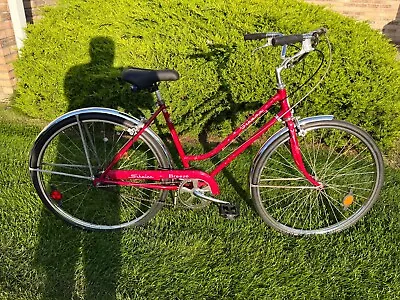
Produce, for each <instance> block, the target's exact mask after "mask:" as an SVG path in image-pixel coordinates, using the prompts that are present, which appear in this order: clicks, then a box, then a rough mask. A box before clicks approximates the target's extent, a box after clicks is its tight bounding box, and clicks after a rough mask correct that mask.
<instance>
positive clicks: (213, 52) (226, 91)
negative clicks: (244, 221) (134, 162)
mask: <svg viewBox="0 0 400 300" xmlns="http://www.w3.org/2000/svg"><path fill="white" fill-rule="evenodd" d="M208 47H209V49H210V51H208V52H201V53H196V54H192V55H189V56H188V57H189V58H191V59H199V58H203V59H205V61H206V62H214V63H215V71H216V74H217V79H218V82H219V86H218V88H217V89H216V91H215V92H214V93H213V94H212V95H211V96H210V98H219V99H224V101H226V102H228V103H229V106H228V109H226V110H223V111H221V112H220V113H219V114H218V116H216V117H214V118H212V119H210V120H208V121H207V122H206V123H205V124H204V126H203V128H202V130H201V131H200V134H199V135H198V139H199V142H200V144H201V145H202V147H203V151H204V152H208V151H210V150H212V149H213V148H214V147H215V146H216V145H218V142H215V141H211V140H210V136H209V134H208V133H209V131H210V129H211V127H216V125H219V124H222V123H223V122H226V121H227V120H228V121H229V123H230V127H231V130H232V131H233V130H235V129H236V126H237V124H238V122H239V121H245V120H239V119H238V117H237V116H238V115H240V113H242V112H247V113H250V112H254V111H256V110H257V109H258V108H260V107H261V105H262V103H257V102H252V103H236V102H235V101H234V100H233V98H234V97H233V94H232V90H231V86H230V83H229V81H228V80H227V79H226V78H225V75H224V73H223V72H222V70H224V69H226V68H227V64H228V62H229V60H230V59H231V55H232V54H233V53H234V52H235V51H236V45H233V46H228V45H222V44H210V45H208ZM204 102H208V101H207V99H205V101H204ZM236 142H237V144H241V143H243V142H244V139H243V138H242V137H240V136H239V137H238V138H237V139H236ZM237 146H239V145H237ZM221 159H222V157H221V156H220V155H216V156H214V157H213V158H211V161H212V163H213V164H215V165H216V164H218V163H219V162H220V161H221ZM222 174H223V176H225V178H226V179H227V180H228V182H229V184H230V186H231V187H232V188H233V189H234V190H235V192H236V193H237V194H238V195H239V197H240V198H242V199H243V200H245V201H246V203H247V204H249V205H250V206H251V205H252V202H251V199H250V195H249V192H248V191H246V190H245V189H244V188H243V186H245V184H244V182H240V183H239V182H238V180H237V179H236V178H235V176H234V175H233V174H232V172H231V171H229V170H228V168H225V169H223V170H222ZM242 179H247V177H246V176H245V177H244V178H242Z"/></svg>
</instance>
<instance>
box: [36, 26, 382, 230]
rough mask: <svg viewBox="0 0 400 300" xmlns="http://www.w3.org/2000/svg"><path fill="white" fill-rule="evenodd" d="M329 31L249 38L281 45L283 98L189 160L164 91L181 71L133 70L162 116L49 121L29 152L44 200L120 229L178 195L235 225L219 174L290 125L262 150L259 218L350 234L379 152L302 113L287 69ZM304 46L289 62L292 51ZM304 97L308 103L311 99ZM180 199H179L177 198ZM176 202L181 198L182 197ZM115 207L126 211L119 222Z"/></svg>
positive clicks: (371, 188)
mask: <svg viewBox="0 0 400 300" xmlns="http://www.w3.org/2000/svg"><path fill="white" fill-rule="evenodd" d="M325 33H326V30H325V29H324V28H321V29H318V30H314V31H312V32H309V33H305V34H297V35H283V34H281V33H253V34H246V35H245V36H244V38H245V40H264V39H265V40H266V44H265V45H263V46H262V47H259V48H264V47H266V46H282V52H281V56H282V60H283V61H282V63H281V64H280V65H279V66H278V67H277V68H276V70H275V74H276V79H277V83H278V86H277V92H276V94H275V95H274V96H272V97H271V98H270V99H269V100H268V101H267V102H265V103H264V104H263V105H262V106H261V107H260V108H259V109H258V110H257V111H256V112H254V113H253V114H252V115H251V116H250V117H249V118H248V119H247V120H246V121H244V122H243V124H242V125H240V126H239V127H237V129H236V130H234V131H233V132H232V133H231V134H230V135H228V136H227V137H226V138H225V139H224V140H223V141H221V142H219V144H218V145H217V146H216V147H215V148H213V149H212V150H210V151H209V152H206V153H203V154H198V155H187V154H186V153H185V151H184V149H183V146H182V143H181V141H180V139H179V137H178V134H177V132H176V130H175V128H174V124H173V123H172V121H171V119H170V114H169V113H168V110H167V107H166V105H165V102H164V100H163V98H162V95H161V93H160V91H159V89H158V84H159V82H161V81H175V80H178V79H179V74H178V72H176V71H174V70H148V69H136V68H130V69H126V70H124V71H123V73H122V79H123V80H124V81H126V82H128V83H130V84H131V87H132V90H134V91H137V90H145V91H149V92H153V93H155V95H156V101H157V104H158V108H157V110H156V111H155V112H154V113H153V114H152V115H151V117H150V118H149V119H148V120H146V119H144V118H142V119H137V118H134V117H132V116H130V115H127V114H125V113H122V112H119V111H117V110H113V109H108V108H99V107H91V108H83V109H78V110H74V111H71V112H68V113H66V114H64V115H63V116H61V117H59V118H57V119H56V120H54V121H53V122H51V123H50V124H49V125H48V126H47V127H46V128H45V129H43V131H42V132H41V133H40V134H39V136H38V137H37V139H36V141H35V144H34V146H33V149H32V151H31V154H30V162H29V166H30V167H29V170H30V173H31V177H32V181H33V185H34V187H35V189H36V191H37V193H38V195H39V197H40V198H41V200H42V201H43V203H44V204H45V206H46V207H47V208H48V209H49V210H50V211H52V212H53V213H54V214H55V215H56V216H58V217H60V218H61V219H63V220H64V221H66V222H68V223H70V224H72V225H75V226H78V227H80V228H83V229H88V230H114V229H122V228H125V227H129V226H137V225H142V224H144V223H146V222H148V221H149V220H150V219H151V218H152V217H154V216H155V214H156V213H157V212H158V211H159V210H160V209H161V208H162V206H163V205H164V204H165V203H166V199H167V196H168V193H169V192H170V191H172V192H176V193H177V195H178V197H177V199H178V200H179V201H180V204H183V205H184V206H187V207H189V208H202V207H204V206H206V205H208V204H210V203H216V204H218V205H219V208H220V213H221V214H222V215H223V216H225V217H227V218H229V219H233V218H235V217H236V216H237V215H238V214H239V209H238V206H237V205H235V204H232V203H230V202H227V201H223V200H219V199H217V198H215V197H216V195H218V194H219V193H220V190H219V186H218V183H217V182H216V180H215V176H216V175H217V174H218V173H219V172H221V171H222V170H223V169H224V168H225V167H226V166H227V165H228V164H229V163H231V162H232V161H233V160H234V159H235V158H236V157H237V156H238V155H239V154H241V153H242V152H243V151H244V150H246V149H247V148H248V147H249V146H250V145H252V144H253V143H254V142H255V141H256V140H258V139H259V138H260V137H261V136H263V135H264V133H265V132H267V131H268V130H269V129H270V128H271V127H272V126H273V125H275V124H276V123H277V122H281V123H283V124H284V125H285V126H284V127H283V128H281V129H280V130H279V131H277V132H276V133H275V134H273V135H272V136H271V137H270V138H268V139H267V141H266V142H265V143H264V144H263V146H262V147H261V149H260V150H259V152H258V153H257V155H256V157H255V158H254V160H253V164H252V167H251V169H250V174H249V181H250V191H251V196H252V200H253V203H254V207H255V209H256V211H257V212H258V214H259V215H260V216H261V218H262V219H263V220H264V221H265V222H266V223H267V224H269V225H270V226H272V227H273V228H275V229H277V230H278V231H280V232H283V233H286V234H291V235H307V234H325V233H332V232H337V231H340V230H343V229H345V228H348V227H349V226H351V225H353V224H354V223H355V222H357V221H358V220H359V219H360V218H361V217H363V216H364V215H365V214H366V213H367V211H368V210H369V209H370V208H371V207H372V205H373V204H374V202H375V201H376V200H377V198H378V195H379V192H380V190H381V187H382V185H383V180H384V167H383V159H382V155H381V152H380V150H379V148H378V147H377V145H376V144H375V142H374V141H373V140H372V138H371V137H370V135H369V134H368V133H366V132H365V131H364V130H362V129H361V128H359V127H357V126H355V125H352V124H350V123H348V122H346V121H340V120H335V119H334V117H333V116H332V115H321V116H313V117H308V118H304V119H298V118H296V117H294V112H293V108H294V106H296V105H297V104H296V105H294V106H290V104H289V100H288V96H287V91H286V88H285V84H284V82H283V81H282V77H281V72H282V71H283V70H285V69H289V68H292V67H294V66H295V65H296V64H297V63H299V62H300V61H302V60H303V59H304V58H305V57H306V56H307V55H308V54H309V53H310V52H312V51H314V50H315V49H316V46H317V45H318V42H319V40H320V38H321V36H322V35H324V34H325ZM296 43H299V44H301V49H300V48H297V49H298V52H296V53H295V54H294V55H292V56H288V57H286V50H287V47H288V46H291V45H294V44H296ZM303 99H304V98H303ZM274 105H279V108H280V109H279V112H278V113H277V114H276V115H275V116H273V117H272V118H271V119H270V120H269V121H268V122H266V123H265V124H264V125H262V126H261V127H260V128H258V130H257V131H256V132H255V133H254V134H253V135H252V136H251V137H250V138H249V139H248V140H246V141H245V142H243V143H242V144H241V145H240V146H238V147H237V148H236V149H235V150H234V151H233V152H232V153H230V154H229V155H228V156H227V157H226V158H225V159H224V160H223V161H222V162H221V163H219V164H218V165H217V166H216V167H215V168H214V169H213V170H212V171H211V172H205V171H202V170H200V169H191V168H190V162H193V161H202V160H207V159H210V158H212V157H213V156H215V155H216V154H218V153H219V152H221V151H222V150H223V149H225V148H226V147H227V146H228V145H230V144H231V143H232V141H234V140H235V139H236V138H237V137H238V136H239V135H241V134H242V133H243V132H244V131H245V130H246V129H247V128H248V127H249V126H251V125H252V124H253V123H255V121H256V120H258V119H259V118H261V117H262V116H264V115H265V114H266V113H267V112H268V110H269V109H270V108H271V107H272V106H274ZM161 113H162V114H163V116H164V118H165V121H166V124H167V127H168V129H169V132H170V134H171V137H172V140H173V144H174V146H175V148H176V151H177V153H178V155H179V158H180V160H181V163H182V165H183V169H176V168H174V162H173V159H172V156H171V154H170V152H169V150H168V149H167V147H166V145H165V144H164V142H163V141H162V140H161V138H160V137H159V136H158V135H157V134H156V133H155V132H154V131H153V130H152V129H150V125H151V124H152V123H153V122H154V120H155V119H156V117H157V116H158V115H159V114H161ZM109 195H113V196H112V197H110V196H109ZM175 200H176V199H175ZM175 204H176V201H175ZM115 209H117V211H118V214H117V215H118V216H117V217H116V216H115V215H116V214H115V213H111V212H113V211H114V212H115Z"/></svg>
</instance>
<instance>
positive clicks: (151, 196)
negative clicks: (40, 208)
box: [30, 113, 169, 230]
mask: <svg viewBox="0 0 400 300" xmlns="http://www.w3.org/2000/svg"><path fill="white" fill-rule="evenodd" d="M79 120H80V122H79V124H80V127H81V129H79V125H78V122H77V118H76V117H75V116H72V117H69V118H67V119H65V120H62V121H61V122H59V123H56V124H54V125H52V126H51V127H50V128H48V129H47V130H46V132H44V133H43V134H42V135H41V136H40V137H39V138H38V140H37V141H36V143H35V145H34V148H33V149H32V151H31V157H30V167H31V170H32V169H39V170H42V171H31V177H32V181H33V185H34V187H35V189H36V191H37V193H38V195H39V197H40V199H41V200H42V201H43V203H44V204H45V205H46V207H47V208H48V209H49V210H50V211H52V212H53V213H54V214H55V215H56V216H58V217H59V218H61V219H62V220H64V221H66V222H68V223H69V224H72V225H74V226H77V227H80V228H84V229H88V230H116V229H122V228H125V227H129V226H138V225H142V224H145V223H146V222H148V221H149V220H150V219H151V218H152V217H154V215H155V214H156V213H157V212H158V211H159V210H160V209H161V207H162V203H163V202H164V201H165V199H166V197H167V195H168V192H167V191H160V190H154V189H142V188H137V187H128V186H117V185H113V186H111V185H109V186H107V187H104V186H103V187H95V186H94V185H93V180H92V179H93V178H91V174H90V168H89V167H88V166H89V162H90V165H91V167H92V172H93V175H94V176H98V174H100V173H101V172H102V171H103V170H104V168H105V167H106V166H107V163H108V162H109V161H110V160H111V159H112V158H113V156H114V154H115V153H116V152H117V151H118V150H119V149H120V148H121V147H122V145H123V144H125V142H126V141H127V140H128V139H129V138H130V136H131V135H130V134H129V133H128V131H127V130H128V129H129V128H132V127H133V126H134V124H131V123H130V122H128V121H127V120H125V119H124V118H121V117H118V116H114V115H108V114H100V113H90V114H81V115H79ZM81 132H83V135H84V140H85V144H86V151H85V147H84V146H83V145H84V143H83V142H82V140H83V139H82V138H81ZM85 153H88V156H89V157H90V159H89V162H88V159H87V155H86V154H85ZM168 167H169V160H168V158H167V156H166V155H165V153H164V152H163V150H162V147H161V146H160V144H159V143H158V142H157V141H155V139H154V138H153V137H152V136H151V135H150V134H149V133H148V132H147V131H145V132H144V133H143V134H142V135H141V136H140V138H139V140H138V141H137V142H136V143H135V144H134V145H133V146H132V147H131V148H130V150H129V151H128V152H127V154H126V155H125V156H124V157H123V158H122V159H121V160H120V161H119V162H118V164H117V165H116V166H115V167H114V169H115V168H118V169H147V170H149V169H158V168H168ZM50 172H52V173H50ZM54 172H59V173H67V174H70V175H73V177H72V176H65V175H64V174H57V173H54ZM79 176H80V177H79ZM59 198H61V199H59Z"/></svg>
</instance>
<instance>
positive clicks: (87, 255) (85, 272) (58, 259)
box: [35, 37, 154, 300]
mask: <svg viewBox="0 0 400 300" xmlns="http://www.w3.org/2000/svg"><path fill="white" fill-rule="evenodd" d="M89 54H90V62H89V63H86V64H81V65H76V66H74V67H72V68H71V69H69V70H68V72H67V74H66V76H65V81H64V90H65V97H66V98H67V100H68V101H69V106H68V111H71V110H74V109H78V108H85V107H93V106H96V107H107V108H113V109H123V110H124V111H125V112H128V113H130V114H132V115H134V116H137V117H139V116H143V115H144V114H143V112H142V109H145V110H148V109H151V107H152V106H153V104H154V100H153V98H152V96H151V95H150V94H142V93H135V94H134V95H132V93H131V91H130V90H129V87H128V85H124V84H122V82H121V80H120V74H121V71H122V69H121V68H116V67H114V54H115V45H114V42H113V40H111V39H110V38H108V37H95V38H93V39H92V40H91V41H90V45H89ZM104 130H105V132H106V130H108V129H104ZM64 139H65V140H66V138H64ZM63 142H65V144H64V145H67V146H69V144H68V143H67V142H68V141H63V140H62V139H61V138H60V140H59V145H61V144H63ZM63 147H64V148H67V147H66V146H63ZM64 148H62V147H61V146H58V149H57V150H56V152H55V153H57V157H56V158H55V162H56V164H57V163H58V164H62V161H63V159H64V156H66V155H70V154H68V152H66V151H69V152H70V153H71V150H68V149H64ZM69 148H70V149H71V147H69ZM64 163H65V161H64ZM83 164H85V162H83ZM49 176H54V177H50V178H51V179H50V180H52V183H51V189H52V190H58V189H59V188H58V187H57V185H63V184H66V183H65V182H61V183H59V182H60V181H57V180H60V179H58V178H55V177H56V176H57V175H49ZM64 178H65V177H64ZM63 181H67V180H66V179H63ZM67 183H69V184H72V185H75V186H74V187H73V188H72V189H80V190H82V189H86V192H87V190H88V188H87V187H85V185H82V184H81V185H80V186H77V184H76V183H75V182H67ZM89 184H90V183H89ZM78 191H79V190H78ZM114 191H116V193H115V194H114V195H111V194H107V193H105V192H104V193H103V194H106V195H103V196H101V198H98V199H97V201H103V200H104V201H108V202H109V203H111V204H110V208H112V209H109V211H107V212H105V213H104V214H106V215H107V220H114V221H113V222H115V221H116V222H118V221H119V218H120V207H121V205H122V204H121V200H120V197H119V195H118V191H119V190H118V189H115V190H114ZM66 193H67V190H66V191H65V192H63V194H64V195H63V197H64V198H67V197H66V196H65V194H66ZM70 193H71V192H70ZM74 193H75V194H77V195H78V196H79V195H85V196H86V193H85V192H84V191H83V192H82V193H77V192H74ZM99 193H100V192H99ZM72 198H73V197H70V198H67V200H71V199H72ZM103 198H104V199H103ZM121 198H122V197H121ZM84 199H85V214H87V212H86V211H89V212H93V210H94V209H95V208H93V207H95V206H93V207H91V206H90V205H92V204H91V202H89V204H87V203H88V199H86V198H84ZM67 200H65V199H63V200H62V201H63V202H67ZM95 200H96V199H95ZM70 202H73V201H70ZM59 205H60V206H63V207H66V206H68V204H67V203H61V201H60V204H59ZM76 205H77V204H76ZM96 205H97V204H96ZM79 207H80V206H78V208H79ZM96 213H97V210H96ZM38 234H39V235H40V238H39V243H38V245H37V249H36V261H35V263H36V265H37V268H38V269H39V270H40V273H41V274H43V277H44V278H45V279H44V286H42V290H41V291H40V293H41V294H42V299H52V300H53V299H75V298H79V299H81V298H83V299H111V300H112V299H116V298H117V296H116V289H117V283H118V278H119V276H120V272H121V259H122V258H121V238H122V233H121V232H107V233H105V232H86V231H82V230H79V229H76V228H72V227H70V226H68V225H66V224H65V223H64V222H62V221H60V220H58V219H57V218H56V217H55V216H54V215H52V214H51V213H49V212H48V211H47V210H46V209H45V208H43V212H42V215H41V220H40V222H39V226H38Z"/></svg>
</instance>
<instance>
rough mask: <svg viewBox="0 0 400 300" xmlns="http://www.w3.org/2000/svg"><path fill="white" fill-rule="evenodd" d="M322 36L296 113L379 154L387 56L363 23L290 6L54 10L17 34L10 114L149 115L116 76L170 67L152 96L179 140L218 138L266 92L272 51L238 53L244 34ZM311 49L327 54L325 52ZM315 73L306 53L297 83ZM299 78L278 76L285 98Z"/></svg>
mask: <svg viewBox="0 0 400 300" xmlns="http://www.w3.org/2000/svg"><path fill="white" fill-rule="evenodd" d="M321 26H325V27H327V28H329V37H330V40H331V42H332V45H333V62H332V66H331V71H330V73H329V75H328V76H327V78H326V79H325V80H324V82H323V83H322V84H321V85H320V86H319V87H318V88H317V90H316V91H315V92H314V93H312V94H311V96H310V97H309V98H307V99H306V100H305V101H303V102H302V103H301V105H300V106H299V107H298V108H296V109H297V110H298V113H299V115H300V116H307V115H314V114H334V115H335V116H336V117H337V118H338V119H346V120H348V121H350V122H354V123H357V124H359V125H360V126H362V127H363V128H365V129H366V130H367V131H369V132H371V133H372V134H373V135H374V137H375V138H376V139H378V140H379V141H380V142H381V144H382V145H383V146H385V147H388V146H389V145H390V144H391V143H392V142H393V141H394V140H395V139H396V138H397V137H398V136H399V133H400V130H399V128H400V127H399V125H400V118H399V117H398V116H399V112H400V106H399V105H400V101H399V100H400V93H399V87H400V65H399V62H398V61H396V60H395V55H396V50H395V48H394V47H393V46H391V45H390V44H389V43H388V41H387V40H386V38H385V37H383V36H382V35H381V34H380V33H378V32H376V31H374V30H372V29H370V27H369V26H368V24H366V23H360V22H355V21H354V20H351V19H348V18H346V17H343V16H341V15H339V14H336V13H334V12H331V11H328V10H325V9H323V8H321V7H318V6H315V5H310V4H306V3H302V2H299V1H295V0H276V1H263V0H231V1H225V0H224V1H223V0H206V1H204V0H201V1H200V0H180V1H178V0H176V1H161V0H146V1H140V2H132V1H127V0H109V1H101V2H99V1H95V0H88V1H81V0H63V1H61V2H60V3H59V5H58V6H56V7H54V8H49V9H47V11H46V13H45V17H44V18H43V19H42V20H41V21H40V22H38V23H37V24H35V25H30V26H28V29H27V35H28V38H27V39H26V41H25V46H24V48H23V50H22V55H21V58H20V59H19V61H18V62H17V65H16V70H17V74H18V77H19V79H20V80H19V86H18V89H17V96H16V100H15V105H16V106H17V107H18V108H20V109H21V110H23V111H24V112H25V113H27V114H29V115H31V116H35V117H40V118H44V119H49V120H50V119H52V118H54V117H56V116H58V115H60V114H62V113H64V112H65V111H67V110H70V109H73V108H77V107H84V106H93V105H95V106H108V107H114V108H118V109H120V110H125V111H127V112H131V113H133V114H138V113H139V112H138V110H140V111H141V112H143V113H144V114H148V111H149V110H151V105H152V102H153V100H152V98H151V97H150V96H149V95H146V94H144V93H141V94H136V95H132V94H131V93H130V92H129V87H128V86H127V85H126V84H122V83H121V82H120V81H118V79H117V78H118V74H119V72H120V71H121V68H122V67H124V66H135V67H140V68H156V69H164V68H171V69H175V70H177V71H178V72H179V73H180V75H181V79H180V80H179V81H178V82H172V83H163V84H162V85H161V91H162V93H163V95H164V96H165V98H166V100H167V103H168V104H169V106H170V107H171V110H172V115H173V117H174V120H175V123H176V125H177V128H178V130H179V131H181V132H182V131H186V132H188V133H190V134H197V133H199V132H200V131H202V130H205V129H206V130H209V129H211V130H213V131H214V132H224V133H226V132H227V131H229V130H231V128H232V127H234V126H236V125H237V124H238V122H240V121H243V120H244V116H245V115H248V114H249V113H250V112H252V111H254V109H255V108H256V107H258V106H259V105H260V104H261V103H262V102H263V101H265V100H266V98H267V97H268V96H270V95H272V94H273V93H274V89H275V75H274V67H275V66H276V65H277V64H278V63H279V61H280V59H279V49H278V48H267V49H264V50H262V51H258V52H256V53H253V52H252V50H253V49H254V48H255V47H256V46H260V45H261V44H260V42H246V43H245V42H244V40H243V34H245V33H249V32H270V31H278V32H283V33H285V34H289V33H300V32H307V31H310V30H313V29H316V28H318V27H321ZM321 49H322V50H323V51H324V53H325V54H326V52H327V51H326V50H327V47H326V44H323V43H321ZM318 63H319V59H318V57H317V55H316V52H314V54H313V55H310V58H307V60H306V64H305V73H307V74H310V73H312V72H313V71H314V70H315V69H316V67H317V66H318ZM325 65H326V64H325ZM116 66H118V67H116ZM301 68H302V67H301V66H298V67H297V69H296V70H290V71H289V72H287V73H286V76H285V80H286V83H287V86H288V88H289V89H290V88H292V90H293V88H294V87H295V86H297V85H298V81H299V77H300V76H299V71H300V73H301ZM322 73H323V72H320V73H319V75H317V76H316V77H315V79H313V80H312V81H311V82H310V84H308V85H307V87H308V89H309V88H310V87H311V86H312V84H315V83H316V82H317V81H318V80H319V79H320V78H321V74H322ZM306 78H307V76H306V75H304V77H303V79H301V80H302V81H305V79H306ZM306 90H307V89H305V90H304V91H306ZM297 96H299V94H298V95H297ZM296 99H298V97H297V98H296V97H292V100H291V101H292V103H294V102H295V101H296Z"/></svg>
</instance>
